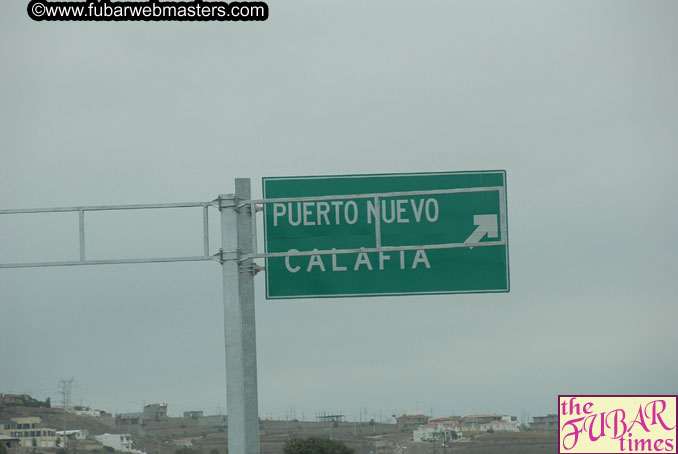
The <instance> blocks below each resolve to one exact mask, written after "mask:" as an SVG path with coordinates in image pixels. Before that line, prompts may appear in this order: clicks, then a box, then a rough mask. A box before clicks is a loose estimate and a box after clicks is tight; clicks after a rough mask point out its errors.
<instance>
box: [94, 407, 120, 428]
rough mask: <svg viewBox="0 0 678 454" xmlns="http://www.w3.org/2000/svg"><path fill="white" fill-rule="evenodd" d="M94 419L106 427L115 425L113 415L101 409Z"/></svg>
mask: <svg viewBox="0 0 678 454" xmlns="http://www.w3.org/2000/svg"><path fill="white" fill-rule="evenodd" d="M96 420H97V421H99V422H100V423H102V424H105V425H107V426H108V427H115V419H113V415H112V414H110V413H106V412H105V411H103V410H101V411H99V416H97V417H96Z"/></svg>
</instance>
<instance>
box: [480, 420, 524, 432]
mask: <svg viewBox="0 0 678 454" xmlns="http://www.w3.org/2000/svg"><path fill="white" fill-rule="evenodd" d="M509 418H510V416H509ZM478 429H480V431H482V432H486V431H488V430H491V431H492V432H518V431H519V430H520V428H519V427H518V421H510V420H509V421H505V420H504V418H502V420H497V421H492V422H487V423H484V424H480V425H479V426H478Z"/></svg>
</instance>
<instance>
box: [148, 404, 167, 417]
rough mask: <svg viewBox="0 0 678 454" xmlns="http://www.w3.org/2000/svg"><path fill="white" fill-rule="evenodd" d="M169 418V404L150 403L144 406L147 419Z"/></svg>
mask: <svg viewBox="0 0 678 454" xmlns="http://www.w3.org/2000/svg"><path fill="white" fill-rule="evenodd" d="M165 419H167V404H148V405H145V406H144V420H145V421H162V420H165Z"/></svg>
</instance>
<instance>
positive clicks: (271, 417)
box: [259, 413, 280, 421]
mask: <svg viewBox="0 0 678 454" xmlns="http://www.w3.org/2000/svg"><path fill="white" fill-rule="evenodd" d="M259 419H261V420H262V421H280V416H279V415H274V414H273V413H267V414H265V415H261V416H260V417H259Z"/></svg>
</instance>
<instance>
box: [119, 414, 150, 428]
mask: <svg viewBox="0 0 678 454" xmlns="http://www.w3.org/2000/svg"><path fill="white" fill-rule="evenodd" d="M143 419H144V414H143V413H140V412H139V413H120V414H117V415H115V425H116V426H137V425H139V424H141V423H142V421H143Z"/></svg>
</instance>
